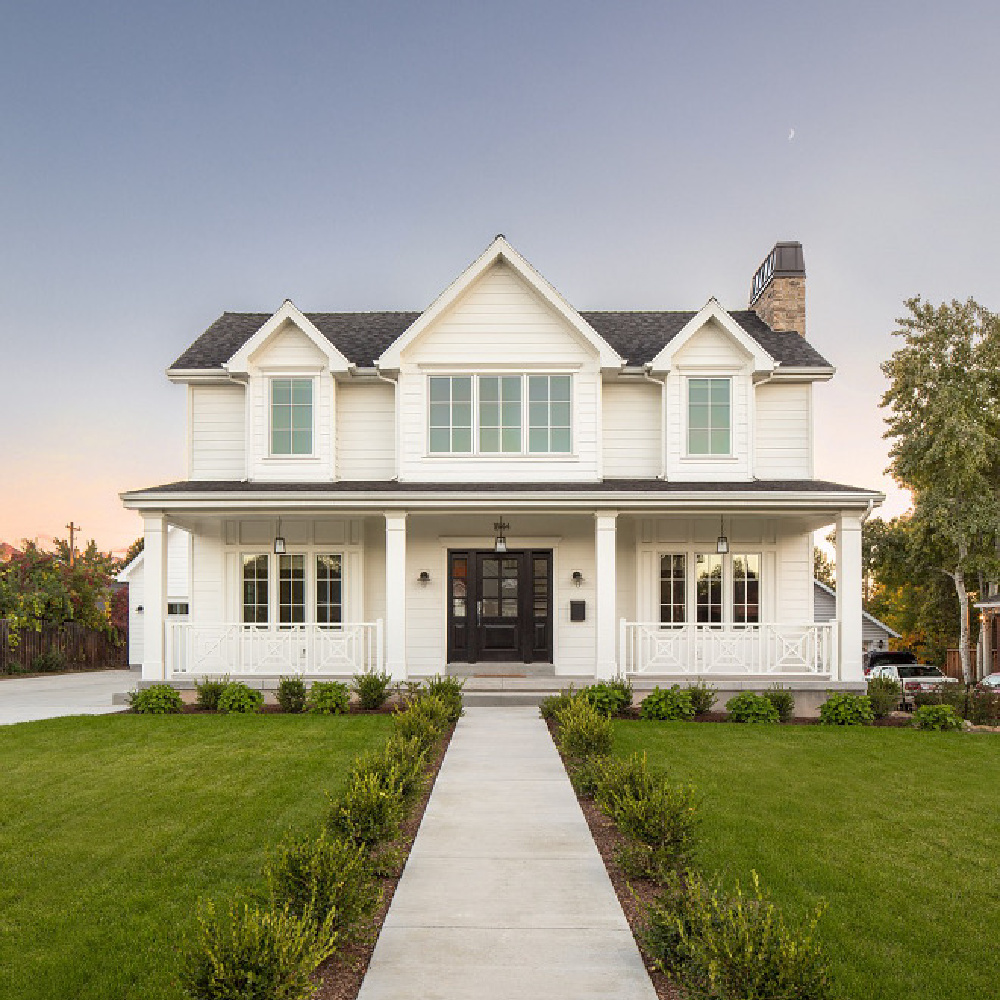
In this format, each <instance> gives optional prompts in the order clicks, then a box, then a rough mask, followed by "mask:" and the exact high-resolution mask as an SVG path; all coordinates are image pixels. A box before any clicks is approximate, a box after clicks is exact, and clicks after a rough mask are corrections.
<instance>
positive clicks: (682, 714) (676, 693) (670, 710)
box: [639, 684, 695, 722]
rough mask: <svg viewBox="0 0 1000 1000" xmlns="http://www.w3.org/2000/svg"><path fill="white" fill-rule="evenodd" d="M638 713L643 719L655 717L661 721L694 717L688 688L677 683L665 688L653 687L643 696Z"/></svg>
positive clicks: (693, 708) (692, 701)
mask: <svg viewBox="0 0 1000 1000" xmlns="http://www.w3.org/2000/svg"><path fill="white" fill-rule="evenodd" d="M639 715H640V717H641V718H643V719H657V720H659V721H661V722H663V721H670V720H675V719H693V718H694V717H695V707H694V700H693V698H692V695H691V689H690V688H682V687H681V686H680V685H678V684H674V685H673V687H669V688H667V689H665V690H664V689H661V688H660V687H655V688H653V690H652V691H650V692H649V694H647V695H646V697H645V698H643V699H642V706H641V707H640V709H639Z"/></svg>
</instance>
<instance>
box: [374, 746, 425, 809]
mask: <svg viewBox="0 0 1000 1000" xmlns="http://www.w3.org/2000/svg"><path fill="white" fill-rule="evenodd" d="M381 756H382V757H383V758H384V760H385V766H386V767H387V768H390V769H394V770H395V773H396V781H397V783H398V784H399V790H400V793H401V794H402V796H403V798H404V799H405V800H407V801H408V800H410V799H413V798H415V797H416V796H417V795H418V794H419V793H420V792H422V791H423V789H424V787H425V785H426V783H427V750H426V749H425V748H424V747H423V746H422V745H421V743H420V740H416V739H406V738H404V737H403V736H400V735H399V734H398V733H397V734H396V735H394V736H392V737H391V738H390V739H389V740H388V741H387V742H386V745H385V747H384V748H383V750H382V754H381Z"/></svg>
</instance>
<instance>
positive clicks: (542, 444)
mask: <svg viewBox="0 0 1000 1000" xmlns="http://www.w3.org/2000/svg"><path fill="white" fill-rule="evenodd" d="M428 388H429V400H428V451H429V452H430V453H431V454H438V455H440V454H473V453H475V454H480V455H497V454H506V455H515V454H525V453H530V454H569V453H570V452H571V451H572V450H573V426H572V392H573V378H572V376H571V375H475V376H473V375H432V376H430V377H429V379H428Z"/></svg>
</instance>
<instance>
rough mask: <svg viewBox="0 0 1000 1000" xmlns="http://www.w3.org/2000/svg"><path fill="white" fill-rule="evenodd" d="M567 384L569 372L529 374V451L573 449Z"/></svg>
mask: <svg viewBox="0 0 1000 1000" xmlns="http://www.w3.org/2000/svg"><path fill="white" fill-rule="evenodd" d="M570 385H571V380H570V377H569V375H529V376H528V451H532V452H543V451H547V452H568V451H571V450H572V447H573V434H572V429H571V423H570V410H571V406H570Z"/></svg>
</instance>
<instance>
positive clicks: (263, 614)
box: [243, 555, 268, 625]
mask: <svg viewBox="0 0 1000 1000" xmlns="http://www.w3.org/2000/svg"><path fill="white" fill-rule="evenodd" d="M267 563H268V557H267V556H266V555H252V556H244V557H243V623H244V624H245V625H266V624H267V621H268V614H267V609H268V603H267V593H268V591H267Z"/></svg>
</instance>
